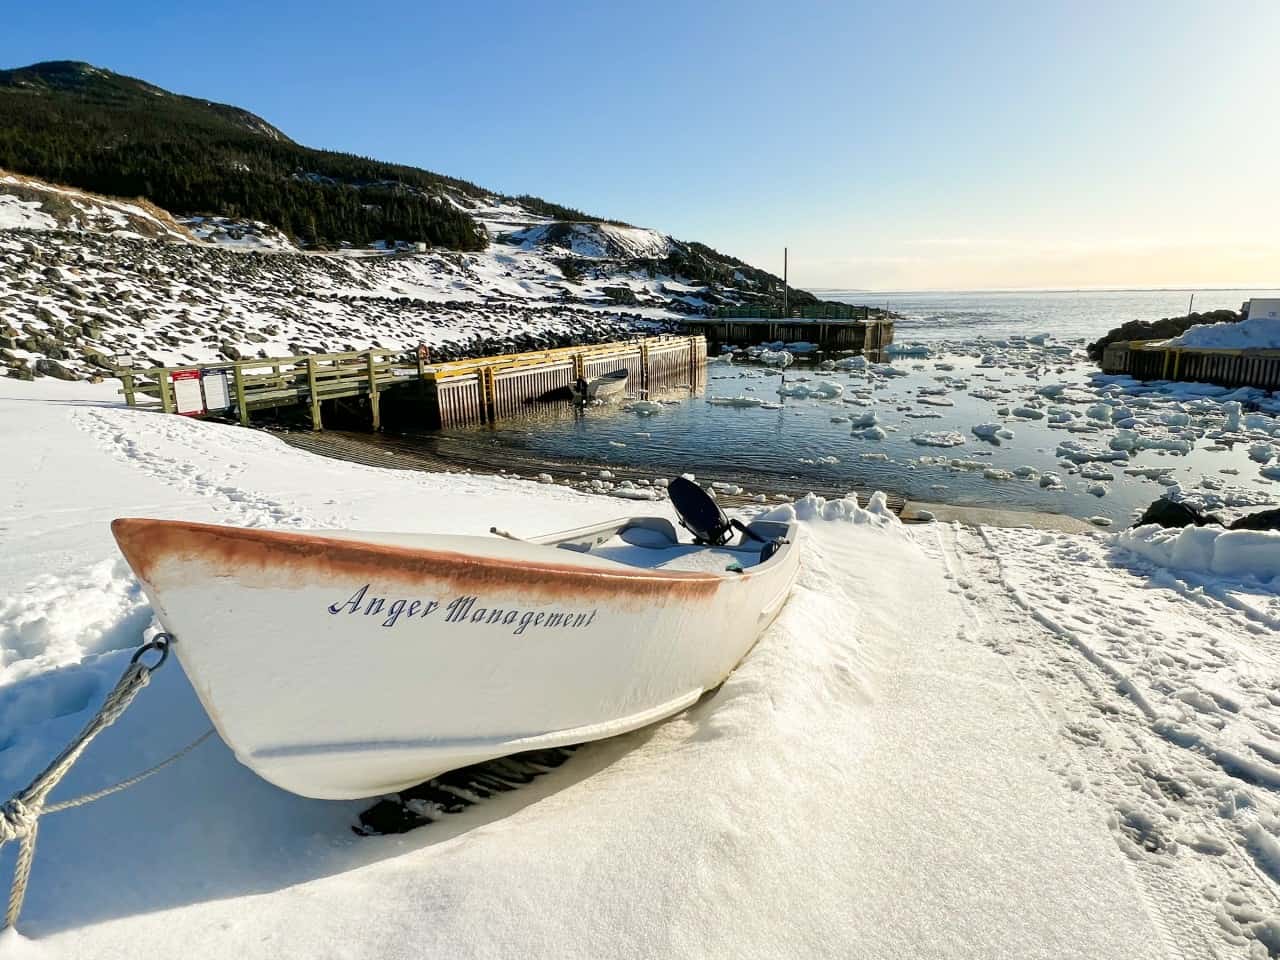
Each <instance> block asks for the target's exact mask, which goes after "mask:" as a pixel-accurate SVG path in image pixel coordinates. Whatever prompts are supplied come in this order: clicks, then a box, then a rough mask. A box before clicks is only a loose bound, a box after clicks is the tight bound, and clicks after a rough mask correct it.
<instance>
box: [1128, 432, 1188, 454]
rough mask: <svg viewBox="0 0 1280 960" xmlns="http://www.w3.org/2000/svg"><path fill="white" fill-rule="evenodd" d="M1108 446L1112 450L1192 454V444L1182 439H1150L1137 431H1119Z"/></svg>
mask: <svg viewBox="0 0 1280 960" xmlns="http://www.w3.org/2000/svg"><path fill="white" fill-rule="evenodd" d="M1108 446H1110V447H1111V449H1112V450H1133V451H1137V450H1169V451H1172V452H1173V453H1190V452H1191V447H1192V443H1191V441H1190V440H1183V439H1182V438H1181V437H1150V436H1147V435H1145V434H1141V433H1138V432H1137V431H1136V430H1117V431H1116V435H1115V436H1114V437H1112V438H1111V440H1110V441H1109V443H1108Z"/></svg>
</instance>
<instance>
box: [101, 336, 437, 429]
mask: <svg viewBox="0 0 1280 960" xmlns="http://www.w3.org/2000/svg"><path fill="white" fill-rule="evenodd" d="M421 375H422V371H421V370H420V369H419V368H418V367H416V366H410V365H409V364H408V363H407V362H406V361H405V360H404V354H403V352H402V351H392V350H365V351H363V352H359V353H317V354H307V355H302V356H294V357H268V358H266V359H261V360H239V361H236V362H234V363H198V364H191V365H189V366H182V367H149V368H146V369H141V370H139V369H122V370H117V371H116V376H117V377H119V379H120V381H121V383H123V384H124V388H123V389H122V390H121V393H123V394H124V398H125V401H126V402H127V403H128V404H129V406H131V407H136V406H147V404H146V403H145V402H140V400H139V397H149V398H152V399H153V400H156V401H158V403H156V404H151V406H157V407H158V408H159V409H160V410H161V411H163V412H164V413H181V414H185V415H187V416H196V417H233V418H235V419H237V420H239V422H240V423H241V424H242V425H243V426H246V427H247V426H248V425H249V422H250V414H252V413H255V412H258V411H261V410H275V409H279V408H282V407H294V406H306V407H308V408H309V409H310V414H311V425H312V427H313V428H314V429H316V430H319V429H321V428H322V426H323V419H322V413H321V411H322V404H323V403H324V402H325V401H333V400H342V399H363V400H365V401H366V402H367V403H368V404H369V409H370V419H371V424H370V425H371V426H372V428H373V429H374V430H378V429H380V428H381V426H382V416H381V406H382V404H381V398H382V394H383V392H384V391H386V390H388V389H390V388H392V387H396V386H400V385H401V384H404V383H406V382H408V381H409V380H410V379H417V378H419V377H421Z"/></svg>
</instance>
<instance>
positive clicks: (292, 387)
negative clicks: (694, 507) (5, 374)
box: [115, 336, 707, 430]
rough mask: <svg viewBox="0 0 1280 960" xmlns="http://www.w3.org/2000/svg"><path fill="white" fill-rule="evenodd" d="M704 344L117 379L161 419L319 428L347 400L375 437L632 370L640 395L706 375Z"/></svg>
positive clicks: (362, 360) (655, 343) (201, 369)
mask: <svg viewBox="0 0 1280 960" xmlns="http://www.w3.org/2000/svg"><path fill="white" fill-rule="evenodd" d="M706 359H707V345H706V340H705V339H704V338H702V337H701V336H692V337H669V336H663V337H645V338H637V339H635V340H626V341H620V342H616V343H605V344H596V345H593V346H582V347H563V348H560V349H556V350H544V351H538V352H534V353H518V354H506V355H502V356H496V357H480V358H477V359H474V360H460V361H456V362H452V363H441V364H430V363H427V362H425V360H424V359H423V356H422V355H421V354H419V356H418V357H416V358H415V357H413V356H412V355H411V354H406V353H404V352H403V351H394V350H365V351H362V352H357V353H330V354H307V355H299V356H291V357H268V358H265V359H258V360H240V361H236V362H234V363H230V362H228V363H200V364H190V365H187V366H180V367H150V368H146V369H133V368H124V369H119V370H117V371H116V374H115V375H116V376H117V377H118V378H119V379H120V381H121V383H122V384H123V389H122V390H121V393H123V394H124V397H125V400H126V401H127V402H128V404H129V405H130V406H132V407H138V406H143V407H146V406H149V407H153V408H155V409H157V410H160V411H162V412H164V413H180V414H185V415H187V416H195V417H216V418H227V419H234V420H238V421H239V422H240V423H241V424H242V425H244V426H248V425H249V423H250V422H251V419H252V415H253V414H254V413H257V412H260V411H265V410H281V409H286V408H291V407H302V408H305V409H306V410H307V412H308V413H309V415H310V420H311V427H312V429H313V430H320V429H322V428H323V426H324V419H325V411H326V409H332V408H333V406H334V404H337V403H340V402H349V403H350V404H351V405H358V406H359V407H360V408H363V409H365V410H366V411H367V412H366V415H367V418H368V419H367V422H368V424H369V426H370V428H371V429H373V430H380V429H381V428H382V426H383V420H384V419H385V417H386V416H387V415H390V416H391V417H392V419H396V420H399V421H401V422H402V423H412V425H414V426H417V427H423V426H425V427H443V426H458V425H462V424H469V423H492V422H494V421H496V420H498V419H500V418H503V417H509V416H514V415H516V414H518V413H519V412H520V411H521V410H523V409H525V406H524V405H525V404H526V403H527V402H528V401H530V400H533V399H536V398H537V397H539V396H541V395H543V394H545V393H547V392H549V391H552V390H555V389H558V388H565V387H568V386H569V385H570V384H572V383H573V382H574V381H575V380H576V379H577V378H579V377H584V378H586V379H588V380H589V379H591V378H592V377H597V376H600V375H601V374H604V373H609V372H611V371H614V370H618V369H622V368H625V369H626V370H627V371H628V372H629V374H630V377H629V378H628V385H627V390H628V392H629V393H632V394H636V395H639V396H643V395H644V394H645V393H646V392H648V391H650V390H661V389H667V388H671V387H677V386H682V385H685V384H688V385H696V384H698V383H701V382H702V381H703V378H704V377H705V372H704V367H705V364H706Z"/></svg>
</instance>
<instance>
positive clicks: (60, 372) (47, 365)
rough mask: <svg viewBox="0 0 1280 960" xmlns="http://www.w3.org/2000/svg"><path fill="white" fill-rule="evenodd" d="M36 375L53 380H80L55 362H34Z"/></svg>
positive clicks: (44, 360)
mask: <svg viewBox="0 0 1280 960" xmlns="http://www.w3.org/2000/svg"><path fill="white" fill-rule="evenodd" d="M36 373H37V374H39V375H40V376H43V377H53V378H54V379H55V380H79V379H80V378H79V377H78V376H76V375H75V374H74V373H72V372H71V371H70V370H68V369H67V368H66V367H64V366H63V365H62V364H60V363H59V362H58V361H57V360H47V359H43V358H42V359H40V360H37V361H36Z"/></svg>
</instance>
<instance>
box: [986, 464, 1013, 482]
mask: <svg viewBox="0 0 1280 960" xmlns="http://www.w3.org/2000/svg"><path fill="white" fill-rule="evenodd" d="M982 476H983V477H984V478H985V479H987V480H1012V479H1013V474H1012V473H1010V472H1009V471H1008V470H1000V469H998V468H996V467H987V469H985V470H983V471H982Z"/></svg>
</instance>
